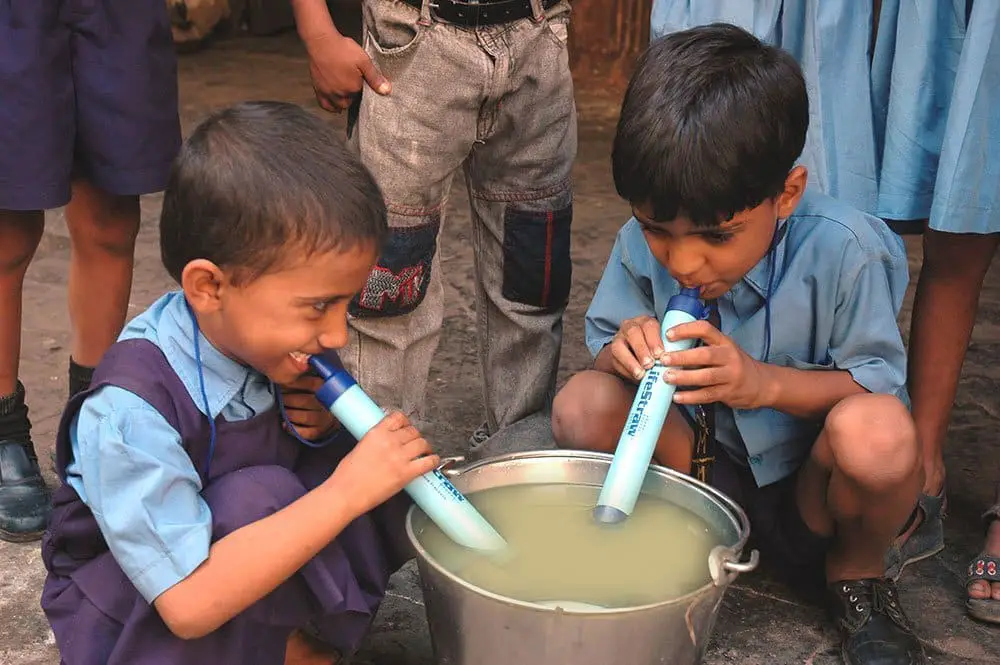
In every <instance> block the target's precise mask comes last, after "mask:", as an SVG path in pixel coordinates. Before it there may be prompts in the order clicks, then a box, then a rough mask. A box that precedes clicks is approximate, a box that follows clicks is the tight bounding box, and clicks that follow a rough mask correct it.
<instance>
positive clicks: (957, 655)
mask: <svg viewBox="0 0 1000 665" xmlns="http://www.w3.org/2000/svg"><path fill="white" fill-rule="evenodd" d="M180 81H181V100H182V117H183V122H184V128H185V131H189V130H190V129H191V128H192V126H193V125H194V124H195V123H197V122H198V121H199V120H200V119H201V118H203V117H204V116H205V114H206V113H208V112H210V111H211V110H213V109H216V108H218V107H221V106H225V105H228V104H231V103H234V102H237V101H241V100H245V99H250V98H253V99H281V100H286V101H292V102H297V103H301V104H304V105H306V106H308V107H310V108H315V104H314V103H313V96H312V90H311V88H310V85H309V80H308V75H307V66H306V61H305V58H304V57H303V54H302V52H301V50H300V48H299V45H298V43H297V40H296V39H295V38H294V36H292V35H283V36H280V37H274V38H258V39H234V40H229V41H225V42H220V43H218V44H215V45H214V46H213V47H212V48H210V49H207V50H205V51H203V52H201V53H197V54H192V55H186V56H184V57H183V58H182V60H181V77H180ZM578 96H579V106H580V114H581V122H580V155H579V159H578V162H577V165H576V171H575V182H576V191H577V195H576V204H575V210H576V213H575V219H574V228H575V230H574V236H573V243H574V244H573V250H574V268H575V272H574V278H573V293H572V301H571V304H570V307H569V311H568V313H567V316H566V335H565V345H564V351H563V359H562V365H561V372H560V374H561V379H563V380H564V379H565V378H566V377H567V376H569V375H570V374H571V373H573V372H575V371H578V370H579V369H581V368H583V367H585V366H586V365H587V364H588V363H589V362H590V358H589V356H588V354H587V351H586V349H585V347H584V343H583V314H584V310H585V307H586V304H587V302H588V300H589V297H590V295H591V293H592V291H593V287H594V285H595V283H596V280H597V279H598V277H599V275H600V272H601V269H602V267H603V265H604V261H605V259H606V257H607V254H608V251H609V249H610V247H611V244H612V241H613V239H614V234H615V231H616V230H617V228H618V227H619V225H620V224H621V223H623V222H624V221H625V219H626V215H627V212H628V208H627V206H626V205H624V204H623V203H622V202H621V201H619V200H618V198H617V196H616V195H615V192H614V189H613V185H612V182H611V174H610V165H609V154H610V141H611V137H612V133H613V130H614V122H615V114H616V111H617V108H616V105H617V99H616V98H614V97H609V96H608V94H607V92H606V91H601V92H592V91H587V90H581V91H579V95H578ZM317 112H318V113H319V111H317ZM330 122H333V123H342V122H343V120H342V119H341V118H337V117H332V116H330ZM159 206H160V198H159V197H158V196H151V197H148V198H146V199H144V201H143V227H142V231H141V233H140V236H139V241H138V249H137V265H136V274H135V286H134V291H133V295H132V303H131V305H130V307H131V312H132V313H133V314H138V313H139V312H141V311H142V310H143V309H144V308H145V307H146V306H147V305H148V304H149V303H150V302H151V301H152V300H153V299H154V298H156V297H157V296H159V295H160V294H161V293H162V292H164V291H165V290H167V289H170V288H172V284H171V282H170V280H169V278H168V277H167V275H166V273H165V272H164V270H163V268H162V267H161V265H160V262H159V252H158V244H157V218H158V212H159ZM48 221H49V225H48V229H47V232H46V235H45V238H44V241H43V246H42V247H41V249H40V251H39V254H38V257H37V258H36V260H35V262H34V263H33V264H32V266H31V269H30V270H29V273H28V283H27V285H26V291H25V298H26V306H25V320H24V331H25V333H24V345H23V346H24V348H23V351H22V364H21V375H22V378H23V380H24V382H25V383H26V384H27V386H28V390H29V397H30V404H31V409H32V411H31V415H32V419H33V422H34V435H35V441H36V443H37V444H38V445H39V447H40V456H41V457H42V459H47V457H48V452H49V450H50V449H51V446H52V440H53V436H54V431H55V428H56V425H57V422H58V418H59V414H60V409H61V407H62V403H63V400H64V399H65V394H66V363H67V354H68V345H69V337H68V330H69V322H68V317H67V313H66V307H65V283H66V275H67V270H68V260H69V249H68V248H69V241H68V238H67V236H66V229H65V224H64V222H63V220H62V217H61V212H60V211H55V212H53V213H51V214H50V215H49V217H48ZM468 241H469V215H468V211H467V203H466V198H465V193H464V192H462V191H458V190H456V191H455V192H454V196H453V200H452V203H451V207H450V210H449V217H448V219H447V222H446V226H445V229H444V231H443V235H442V243H441V252H442V257H443V271H442V272H443V274H444V278H445V282H446V288H447V299H448V305H447V310H446V319H445V329H444V336H443V339H442V344H441V349H440V351H439V354H438V357H437V359H436V362H435V365H434V369H433V372H432V377H431V381H432V389H431V391H430V395H431V397H430V404H429V415H430V417H431V418H432V419H433V425H432V429H431V430H430V432H429V434H430V435H431V437H433V440H434V441H435V442H436V443H437V445H438V446H439V447H440V448H441V449H442V450H443V451H445V452H461V451H462V450H463V448H464V442H465V441H466V440H467V438H468V436H469V434H470V433H471V432H472V431H473V430H474V429H475V428H476V426H477V425H478V424H479V423H480V422H481V421H482V406H481V402H480V398H479V394H480V390H479V376H478V364H477V360H476V353H475V338H474V326H475V317H474V312H473V305H472V302H473V298H472V288H473V286H472V279H471V276H472V256H471V253H470V250H469V249H468V246H469V242H468ZM908 244H909V245H910V250H911V254H910V255H911V274H912V275H913V277H914V278H915V277H916V275H917V271H918V270H919V266H920V258H921V252H920V247H919V241H918V240H913V239H911V240H910V241H909V243H908ZM95 297H100V295H99V293H95ZM911 298H912V286H911V289H910V298H908V300H907V303H908V304H907V309H906V312H905V313H904V316H903V321H902V323H903V326H904V328H908V323H909V302H910V299H911ZM779 323H780V322H779ZM998 345H1000V267H998V268H995V269H994V270H993V271H992V272H991V273H990V275H989V277H988V278H987V283H986V286H985V289H984V291H983V299H982V307H981V312H980V318H979V323H978V325H977V327H976V331H975V334H974V338H973V342H972V346H971V348H970V350H969V356H968V362H967V363H966V369H965V376H964V378H963V380H962V384H961V389H960V392H959V396H958V400H957V404H956V409H955V413H954V421H953V424H952V427H951V430H950V441H949V451H948V473H949V501H950V507H949V512H950V515H949V519H948V521H947V522H946V527H947V532H946V538H947V544H948V547H947V549H946V550H945V552H944V553H943V554H941V555H940V556H939V557H937V558H936V559H934V560H931V561H927V562H924V563H922V564H918V565H915V566H912V567H911V568H909V569H908V570H907V571H906V574H905V575H904V577H903V580H902V582H901V587H902V595H903V600H904V602H905V605H906V607H907V608H908V611H909V613H910V615H911V617H912V618H913V620H914V621H915V623H916V624H917V626H918V628H919V632H920V634H921V635H922V636H923V638H924V640H925V644H926V648H927V652H928V655H929V656H930V660H931V662H932V663H940V664H952V663H990V662H992V663H996V662H1000V629H997V628H990V627H986V626H983V625H980V624H976V623H973V622H972V621H970V620H969V619H967V618H966V616H965V613H964V602H965V601H964V594H963V589H962V582H963V579H964V572H963V570H964V568H965V566H966V565H967V562H968V560H969V559H970V558H971V557H972V556H973V555H974V554H976V552H977V551H978V548H979V546H980V545H981V541H980V534H981V527H980V525H979V518H978V516H979V514H980V513H981V511H982V510H983V509H984V507H985V506H987V505H988V503H989V501H990V500H991V499H992V494H991V493H992V487H993V486H994V484H995V483H997V482H998V481H1000V464H998V463H997V461H996V460H997V458H996V457H995V455H996V452H997V445H996V438H995V437H996V434H995V433H996V423H997V421H998V418H1000V390H998V388H1000V365H998V364H997V363H996V362H995V359H996V357H997V351H998ZM546 436H547V432H546V427H545V423H534V425H529V426H526V427H525V428H523V429H522V430H521V431H519V432H516V433H513V434H512V435H510V436H507V437H501V438H498V439H496V440H494V441H491V443H490V444H489V445H490V446H491V448H490V449H489V452H498V451H500V450H506V449H511V448H515V447H529V446H532V445H541V442H543V440H544V439H545V438H546ZM989 460H993V461H992V462H990V461H989ZM43 577H44V571H43V569H42V565H41V561H40V558H39V549H38V545H37V544H31V545H10V544H5V543H0V664H3V665H52V664H54V663H57V662H59V657H58V654H57V652H56V649H55V648H54V645H53V641H52V637H51V633H50V632H49V629H48V625H47V623H46V622H45V619H44V617H43V615H42V613H41V611H40V609H39V607H38V598H39V594H40V590H41V585H42V581H43ZM838 651H839V650H838V648H837V641H836V634H835V632H834V630H833V628H832V627H831V626H830V625H829V624H828V622H827V621H826V620H825V616H824V613H823V611H822V610H821V609H820V608H819V607H816V606H814V605H812V604H810V603H808V602H806V601H803V600H801V599H799V598H798V596H796V595H795V594H794V593H792V591H791V590H790V589H788V588H786V587H784V586H782V585H780V584H778V583H776V582H773V581H771V580H770V579H769V578H768V577H767V576H766V575H764V574H762V573H755V574H750V575H746V576H744V577H742V578H741V579H740V580H739V581H738V582H737V584H736V585H735V586H734V587H733V588H731V589H730V590H729V592H728V593H727V595H726V597H725V600H724V602H723V606H722V610H721V615H720V617H719V619H718V622H717V624H716V633H715V639H714V641H713V643H712V646H711V647H710V649H709V652H708V655H707V657H706V662H707V663H709V664H712V665H717V664H722V663H747V664H754V663H760V664H762V665H763V664H773V663H805V664H816V665H820V664H823V665H826V664H832V663H837V662H839V653H838ZM354 662H355V663H359V664H361V665H369V664H376V663H378V664H381V663H386V664H388V663H392V664H398V665H431V663H433V655H432V652H431V645H430V640H429V637H428V634H427V626H426V621H425V619H424V608H423V602H422V600H421V593H420V588H419V583H418V580H417V576H416V573H415V571H414V569H413V567H412V565H411V566H409V567H407V568H405V569H404V570H403V571H401V572H400V573H399V574H397V576H396V577H395V578H394V582H393V587H392V591H391V592H390V595H389V597H388V599H387V601H386V603H385V605H384V607H383V610H382V612H381V614H380V616H379V619H378V620H377V622H376V626H375V629H374V631H373V633H372V635H371V638H370V639H369V641H368V644H367V645H366V647H365V648H364V650H363V651H362V652H361V653H360V654H359V655H358V657H357V658H356V660H355V661H354Z"/></svg>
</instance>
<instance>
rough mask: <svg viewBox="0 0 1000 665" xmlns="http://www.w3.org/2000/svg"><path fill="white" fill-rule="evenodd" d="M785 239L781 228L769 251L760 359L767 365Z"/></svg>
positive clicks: (777, 231) (777, 230)
mask: <svg viewBox="0 0 1000 665" xmlns="http://www.w3.org/2000/svg"><path fill="white" fill-rule="evenodd" d="M778 223H779V224H780V223H781V222H780V221H779V222H778ZM784 237H785V229H784V227H780V226H779V228H778V229H776V230H775V232H774V237H772V238H771V247H770V248H769V249H768V250H767V260H768V266H767V293H766V294H765V295H764V356H763V357H762V358H761V359H760V360H761V362H765V363H766V362H767V359H768V358H769V357H770V356H771V296H772V295H773V294H774V273H776V272H777V271H778V268H777V266H776V265H775V263H777V262H778V254H777V249H778V245H779V244H780V243H781V241H782V240H783V239H784Z"/></svg>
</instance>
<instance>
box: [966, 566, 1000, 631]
mask: <svg viewBox="0 0 1000 665" xmlns="http://www.w3.org/2000/svg"><path fill="white" fill-rule="evenodd" d="M979 580H986V581H987V582H993V583H996V582H1000V557H995V556H990V555H989V554H986V553H985V552H984V553H982V554H980V555H979V556H977V557H976V558H975V559H973V561H972V563H970V564H969V575H968V577H967V578H966V579H965V588H966V591H968V589H969V585H970V584H972V583H973V582H978V581H979ZM965 608H966V610H967V611H968V613H969V616H970V617H972V618H973V619H978V620H979V621H985V622H987V623H995V624H1000V600H994V599H992V598H969V600H968V601H967V602H966V604H965Z"/></svg>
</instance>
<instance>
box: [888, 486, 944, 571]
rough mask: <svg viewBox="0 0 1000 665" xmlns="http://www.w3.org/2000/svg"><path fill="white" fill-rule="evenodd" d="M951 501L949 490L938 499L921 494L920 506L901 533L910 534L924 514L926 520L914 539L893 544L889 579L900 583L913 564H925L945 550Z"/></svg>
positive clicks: (942, 492)
mask: <svg viewBox="0 0 1000 665" xmlns="http://www.w3.org/2000/svg"><path fill="white" fill-rule="evenodd" d="M946 508H947V500H946V498H945V488H944V487H942V488H941V492H940V493H939V494H938V495H937V496H932V495H930V494H924V493H922V492H921V494H920V496H919V498H918V499H917V507H916V508H914V509H913V514H912V515H911V516H910V519H909V520H907V522H906V525H905V526H904V527H903V528H902V529H900V533H901V534H902V533H906V530H907V529H909V528H910V526H911V525H912V524H913V522H914V521H915V520H916V519H918V518H919V517H920V514H921V513H922V514H923V521H921V522H920V524H919V525H918V526H917V528H916V529H914V530H913V533H911V534H910V537H909V538H907V539H906V542H904V543H903V544H902V545H899V544H897V543H893V544H892V546H891V547H890V548H889V551H888V552H886V555H885V576H886V577H888V578H889V579H891V580H893V581H897V580H899V577H900V575H902V574H903V569H904V568H906V567H907V566H908V565H910V564H911V563H916V562H917V561H923V560H924V559H929V558H930V557H932V556H934V555H935V554H938V553H939V552H940V551H941V550H943V549H944V518H945V517H946Z"/></svg>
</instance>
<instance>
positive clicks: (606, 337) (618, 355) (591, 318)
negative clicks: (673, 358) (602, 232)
mask: <svg viewBox="0 0 1000 665" xmlns="http://www.w3.org/2000/svg"><path fill="white" fill-rule="evenodd" d="M645 242H646V241H645V239H643V237H642V231H641V230H640V229H639V227H638V225H637V224H636V222H635V221H630V222H628V223H626V224H625V225H624V226H623V227H622V228H621V229H620V230H619V232H618V235H617V237H616V238H615V244H614V246H613V247H612V248H611V254H610V256H608V262H607V264H605V266H604V273H603V274H602V275H601V281H600V282H598V284H597V289H596V290H595V291H594V297H593V299H592V300H591V301H590V306H589V307H588V308H587V315H586V319H585V328H586V342H587V348H588V349H589V350H590V352H591V354H592V355H593V356H594V369H595V370H597V371H599V372H605V373H607V374H616V375H618V376H620V377H622V378H623V379H625V380H627V381H631V382H633V383H636V382H638V381H639V380H640V379H642V375H643V373H644V371H645V369H648V368H649V367H652V365H653V362H652V361H653V360H655V359H658V358H659V356H660V354H661V353H662V351H663V344H662V341H661V339H660V324H659V322H658V321H657V319H656V314H655V312H654V303H653V297H652V295H651V293H650V291H651V290H652V284H651V281H650V278H649V277H648V276H647V275H646V273H648V272H649V268H650V260H651V257H649V256H648V249H645ZM630 249H631V252H630V251H629V250H630ZM643 250H644V253H643ZM634 254H639V255H640V256H639V257H638V258H641V259H644V260H645V263H644V264H643V265H642V266H641V267H636V266H635V265H634V259H633V257H632V255H634ZM619 333H621V334H619Z"/></svg>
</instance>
